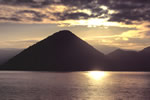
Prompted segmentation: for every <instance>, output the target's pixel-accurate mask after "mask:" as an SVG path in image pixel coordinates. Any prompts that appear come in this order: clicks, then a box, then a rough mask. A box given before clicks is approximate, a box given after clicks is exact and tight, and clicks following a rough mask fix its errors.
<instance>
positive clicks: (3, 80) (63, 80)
mask: <svg viewBox="0 0 150 100" xmlns="http://www.w3.org/2000/svg"><path fill="white" fill-rule="evenodd" d="M0 100H150V72H107V71H106V72H102V71H100V72H98V71H87V72H66V73H57V72H36V71H35V72H34V71H33V72H32V71H0Z"/></svg>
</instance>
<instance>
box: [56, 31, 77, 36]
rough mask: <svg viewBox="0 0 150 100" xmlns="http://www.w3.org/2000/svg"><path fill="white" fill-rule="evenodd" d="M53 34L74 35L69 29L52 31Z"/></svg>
mask: <svg viewBox="0 0 150 100" xmlns="http://www.w3.org/2000/svg"><path fill="white" fill-rule="evenodd" d="M53 36H75V35H74V34H73V33H72V32H71V31H69V30H61V31H59V32H56V33H54V34H53Z"/></svg>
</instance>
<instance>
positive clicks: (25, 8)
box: [0, 0, 150, 24]
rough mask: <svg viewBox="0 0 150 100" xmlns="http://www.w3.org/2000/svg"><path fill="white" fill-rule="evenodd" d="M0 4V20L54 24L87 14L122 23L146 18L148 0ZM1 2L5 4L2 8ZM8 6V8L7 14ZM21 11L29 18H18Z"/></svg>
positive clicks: (12, 0)
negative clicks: (29, 16)
mask: <svg viewBox="0 0 150 100" xmlns="http://www.w3.org/2000/svg"><path fill="white" fill-rule="evenodd" d="M0 5H1V6H0V8H1V10H0V13H1V12H3V14H1V17H2V18H1V19H0V21H1V20H6V21H10V20H11V19H12V20H11V21H14V22H15V21H16V22H19V21H20V22H24V21H26V23H28V22H29V23H31V22H35V23H36V22H38V23H46V22H47V23H56V24H57V23H58V21H66V20H74V21H79V20H88V19H91V18H95V19H107V21H109V22H110V21H112V22H119V23H124V24H134V23H139V22H141V21H148V22H149V21H150V19H149V17H150V8H149V6H150V1H148V0H142V1H141V0H125V1H123V0H0ZM2 6H5V9H4V8H3V7H2ZM10 7H11V9H10ZM12 8H13V9H12ZM8 10H9V11H10V10H12V12H11V13H10V14H8V13H7V11H8ZM59 10H60V11H59ZM18 12H20V13H18ZM21 12H22V13H21ZM89 12H90V13H89ZM4 13H7V16H4V15H6V14H4ZM23 13H24V14H28V15H29V14H31V15H32V18H28V19H27V18H26V16H21V18H20V17H19V18H18V16H19V14H20V15H23ZM4 17H6V18H4ZM24 17H25V18H24ZM13 19H16V20H13ZM24 19H26V20H24ZM59 24H60V23H59ZM68 24H69V23H68Z"/></svg>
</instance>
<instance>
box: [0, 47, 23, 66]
mask: <svg viewBox="0 0 150 100" xmlns="http://www.w3.org/2000/svg"><path fill="white" fill-rule="evenodd" d="M22 50H23V49H15V48H0V65H1V64H3V63H5V62H7V61H8V60H9V59H10V58H12V57H14V56H15V55H17V54H19V53H20V52H21V51H22Z"/></svg>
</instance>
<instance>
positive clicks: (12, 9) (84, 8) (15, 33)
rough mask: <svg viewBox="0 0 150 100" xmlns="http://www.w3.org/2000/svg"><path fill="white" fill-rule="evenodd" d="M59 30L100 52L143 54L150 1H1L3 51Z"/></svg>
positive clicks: (149, 35) (149, 34) (149, 40)
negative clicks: (111, 50) (70, 34)
mask: <svg viewBox="0 0 150 100" xmlns="http://www.w3.org/2000/svg"><path fill="white" fill-rule="evenodd" d="M59 30H70V31H72V32H73V33H74V34H76V35H77V36H79V37H80V38H81V39H83V40H85V41H87V42H88V43H89V44H91V45H93V46H95V47H97V48H100V47H101V46H102V47H104V46H108V47H111V48H113V47H117V48H122V49H132V50H141V49H143V48H145V47H147V46H150V1H149V0H0V48H27V47H28V46H30V45H32V44H34V43H36V42H38V41H40V40H42V39H44V38H46V37H48V36H50V35H52V34H53V33H55V32H57V31H59ZM108 49H109V48H108Z"/></svg>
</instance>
